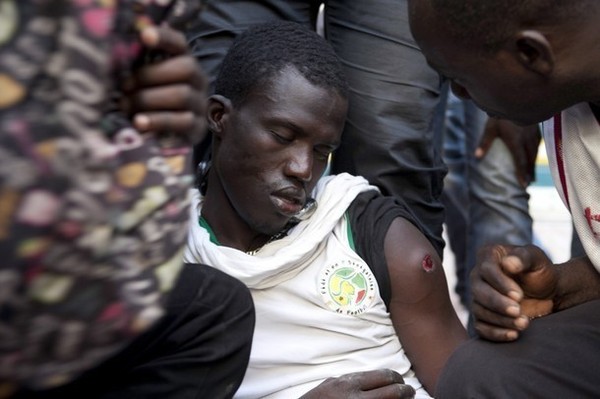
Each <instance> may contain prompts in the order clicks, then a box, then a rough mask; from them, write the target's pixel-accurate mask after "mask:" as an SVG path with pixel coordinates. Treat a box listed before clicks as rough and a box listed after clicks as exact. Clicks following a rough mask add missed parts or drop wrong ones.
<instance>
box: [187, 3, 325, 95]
mask: <svg viewBox="0 0 600 399" xmlns="http://www.w3.org/2000/svg"><path fill="white" fill-rule="evenodd" d="M317 13H318V2H316V1H314V0H261V1H240V0H218V1H211V2H208V4H207V5H206V7H205V9H203V10H202V12H201V13H200V14H199V15H198V18H197V19H196V21H195V22H194V23H193V24H192V26H191V27H190V29H189V30H188V32H187V38H188V42H189V44H190V47H191V50H192V53H193V54H194V56H195V57H196V59H197V60H198V61H199V62H200V65H201V66H202V69H203V70H204V72H205V73H206V74H207V75H208V77H209V80H210V84H211V87H212V86H213V83H214V81H215V79H216V77H217V73H218V70H219V66H220V65H221V61H223V58H225V55H226V54H227V51H228V50H229V47H230V46H231V43H232V42H233V40H234V39H235V38H236V37H237V36H238V35H240V34H241V33H242V32H244V31H245V30H246V29H248V28H249V27H250V26H252V25H256V24H261V23H265V22H269V21H277V20H281V21H294V22H298V23H301V24H304V25H306V26H308V27H310V28H311V29H314V28H315V24H316V18H317Z"/></svg>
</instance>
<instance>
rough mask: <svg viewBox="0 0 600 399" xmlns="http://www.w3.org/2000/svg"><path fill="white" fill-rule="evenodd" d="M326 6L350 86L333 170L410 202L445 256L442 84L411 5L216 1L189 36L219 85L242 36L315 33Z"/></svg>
mask: <svg viewBox="0 0 600 399" xmlns="http://www.w3.org/2000/svg"><path fill="white" fill-rule="evenodd" d="M321 3H324V4H325V12H324V33H325V37H326V38H327V40H328V41H329V43H330V44H331V46H332V47H333V49H334V50H335V52H336V54H337V55H338V57H339V58H340V59H341V61H342V65H343V66H344V72H345V74H346V77H347V79H348V83H349V86H350V94H349V100H350V105H349V110H348V117H347V120H346V125H345V128H344V133H343V135H342V143H341V146H340V148H339V149H338V150H337V151H336V152H335V156H334V160H333V165H332V172H333V173H341V172H348V173H351V174H353V175H359V176H364V177H365V178H366V179H367V180H369V182H370V183H371V184H374V185H376V186H378V187H379V188H380V189H381V191H382V192H383V193H384V194H386V195H392V196H394V197H396V198H401V199H403V200H404V201H406V203H407V205H408V206H409V208H410V209H411V210H412V211H413V212H414V213H415V215H416V216H417V219H418V221H419V222H420V223H421V224H422V227H423V229H424V230H425V231H424V232H425V234H426V235H427V238H429V239H430V241H431V242H432V243H433V245H434V246H435V248H436V249H437V251H438V253H439V254H440V256H442V252H443V245H444V244H443V240H442V224H443V222H444V210H443V206H442V204H441V201H440V196H441V192H442V186H443V179H444V176H445V173H446V167H445V165H444V163H443V161H442V130H441V129H440V128H439V127H440V126H439V124H441V123H443V112H441V111H443V109H442V110H439V109H438V107H439V103H440V89H441V78H440V76H439V75H438V74H437V73H436V72H435V71H434V70H433V69H431V68H430V67H429V66H428V65H427V62H426V61H425V57H424V56H423V54H422V53H421V51H420V50H419V48H418V47H417V45H416V44H415V42H414V40H413V38H412V35H411V33H410V29H409V24H408V8H407V2H406V0H352V1H348V0H322V1H321V0H260V1H258V0H257V1H245V0H244V1H242V0H219V1H212V2H208V3H207V5H206V7H205V8H204V10H203V11H202V13H201V14H200V15H199V17H198V19H197V21H196V23H195V25H194V26H193V27H192V28H191V29H190V30H189V32H188V38H189V40H190V45H191V48H192V51H193V53H194V55H195V56H196V58H197V59H198V61H199V62H200V64H201V65H202V68H203V69H204V71H205V72H206V73H207V75H208V76H209V78H210V81H211V83H214V80H215V78H216V76H217V72H218V69H219V66H220V64H221V61H222V60H223V58H224V57H225V54H226V53H227V50H228V49H229V46H230V45H231V43H232V41H233V39H234V38H235V37H236V36H237V35H239V34H241V33H242V32H243V31H244V30H246V29H247V28H248V27H250V26H252V25H255V24H259V23H263V22H268V21H273V20H288V21H294V22H298V23H301V24H303V25H305V26H307V27H309V28H312V29H315V23H316V17H317V14H318V7H319V5H320V4H321ZM434 122H437V123H438V125H436V124H435V123H434ZM201 148H204V149H205V148H206V143H205V144H204V146H203V147H201ZM202 151H203V149H201V150H200V152H202ZM201 158H202V156H198V159H201Z"/></svg>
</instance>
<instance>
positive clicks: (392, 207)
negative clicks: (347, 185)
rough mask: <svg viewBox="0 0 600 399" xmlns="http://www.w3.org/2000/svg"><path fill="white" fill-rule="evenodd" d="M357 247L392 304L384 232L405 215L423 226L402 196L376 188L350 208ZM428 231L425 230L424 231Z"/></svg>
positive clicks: (381, 290) (388, 301) (384, 297)
mask: <svg viewBox="0 0 600 399" xmlns="http://www.w3.org/2000/svg"><path fill="white" fill-rule="evenodd" d="M347 214H348V218H349V222H350V228H351V230H352V236H353V239H354V247H355V251H356V253H357V254H358V255H360V257H361V258H363V259H364V260H365V262H367V264H368V265H369V267H370V268H371V271H372V272H373V274H374V275H375V279H376V280H377V283H378V284H379V291H380V294H381V298H382V299H383V301H384V302H385V304H386V306H387V307H389V304H390V299H391V296H392V290H391V285H390V276H389V273H388V268H387V263H386V260H385V252H384V242H385V236H386V235H387V232H388V230H389V228H390V225H391V224H392V221H393V220H394V219H396V218H399V217H400V218H404V219H406V220H408V221H409V222H410V223H412V224H413V225H415V226H416V227H417V228H418V229H419V231H421V232H422V233H424V229H423V228H422V226H421V225H420V224H419V223H418V221H417V219H416V217H415V216H414V214H413V213H412V212H411V211H410V210H409V209H408V207H407V206H406V205H405V204H404V203H403V202H401V201H400V200H399V199H397V198H394V197H387V196H383V195H381V194H380V193H379V192H377V191H367V192H364V193H361V194H359V195H358V197H356V199H355V200H354V201H353V202H352V204H351V205H350V207H349V208H348V211H347ZM424 234H425V233H424Z"/></svg>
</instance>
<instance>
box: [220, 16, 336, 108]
mask: <svg viewBox="0 0 600 399" xmlns="http://www.w3.org/2000/svg"><path fill="white" fill-rule="evenodd" d="M289 66H293V67H294V68H296V69H297V70H298V71H299V72H300V74H301V75H302V76H304V78H306V80H308V81H309V82H310V83H312V84H313V85H315V86H318V87H322V88H326V89H335V90H336V91H337V92H338V93H339V94H340V95H341V96H343V97H344V98H347V97H348V85H347V82H346V79H345V77H344V72H343V69H342V65H341V62H340V60H339V59H338V57H337V56H336V55H335V53H334V51H333V49H332V48H331V46H330V45H329V43H327V41H326V40H325V39H323V38H322V37H320V36H319V35H318V34H317V33H316V32H313V31H311V30H309V29H307V28H305V27H303V26H302V25H300V24H298V23H295V22H282V21H278V22H269V23H266V24H260V25H255V26H253V27H251V28H249V29H248V30H247V31H245V32H244V33H243V34H241V35H240V36H239V37H238V38H237V39H236V40H235V41H234V42H233V44H232V46H231V48H230V49H229V51H228V53H227V55H226V56H225V58H224V60H223V63H222V64H221V69H220V71H219V74H218V76H217V79H216V82H215V94H220V95H223V96H225V97H227V98H229V99H230V100H231V102H232V103H233V106H234V107H237V106H239V105H240V104H242V103H243V101H244V100H245V99H246V97H247V96H248V93H249V92H250V91H251V90H252V89H253V88H254V87H257V86H260V85H264V84H268V83H269V80H270V79H271V78H273V77H274V76H275V75H277V74H278V73H280V72H281V71H282V70H284V69H285V68H286V67H289Z"/></svg>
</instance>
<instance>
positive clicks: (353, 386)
mask: <svg viewBox="0 0 600 399" xmlns="http://www.w3.org/2000/svg"><path fill="white" fill-rule="evenodd" d="M414 397H415V390H414V388H413V387H411V386H410V385H406V384H404V379H403V378H402V376H401V375H400V374H398V373H397V372H395V371H393V370H389V369H382V370H373V371H364V372H359V373H350V374H344V375H342V376H341V377H337V378H328V379H326V380H325V381H323V382H322V383H321V384H320V385H318V386H317V387H316V388H314V389H312V390H310V391H308V392H307V393H306V394H304V395H303V396H302V398H300V399H359V398H364V399H375V398H379V399H388V398H389V399H392V398H393V399H411V398H414Z"/></svg>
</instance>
